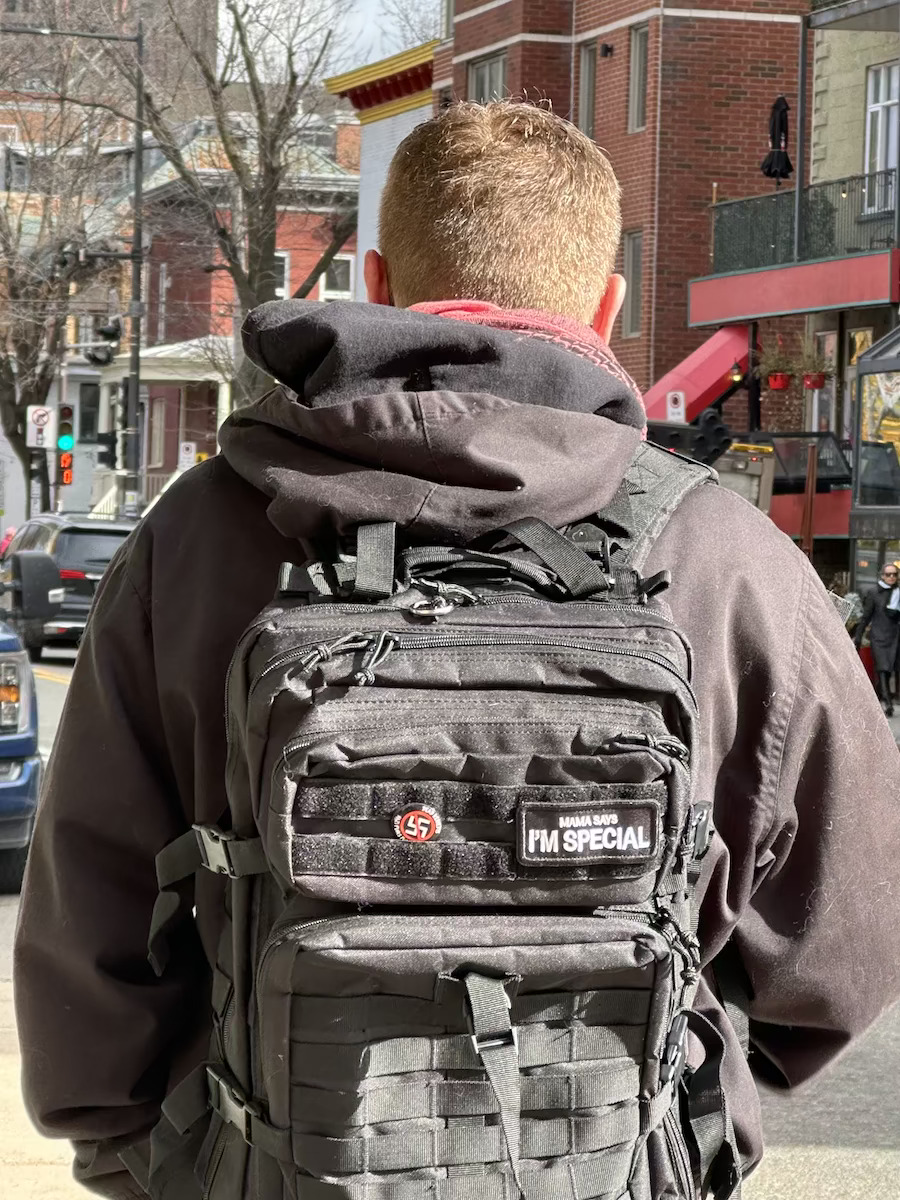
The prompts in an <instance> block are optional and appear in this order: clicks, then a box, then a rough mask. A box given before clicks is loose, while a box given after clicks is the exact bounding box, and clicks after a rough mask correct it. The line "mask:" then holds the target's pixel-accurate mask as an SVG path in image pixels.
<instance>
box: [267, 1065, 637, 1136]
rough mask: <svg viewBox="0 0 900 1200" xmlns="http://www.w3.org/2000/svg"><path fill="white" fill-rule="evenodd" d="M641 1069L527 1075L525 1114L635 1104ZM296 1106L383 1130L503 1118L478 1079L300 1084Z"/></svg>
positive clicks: (318, 1118)
mask: <svg viewBox="0 0 900 1200" xmlns="http://www.w3.org/2000/svg"><path fill="white" fill-rule="evenodd" d="M638 1083H639V1080H638V1070H637V1066H636V1064H634V1063H627V1064H625V1065H624V1066H623V1067H620V1068H619V1069H618V1070H616V1069H614V1068H610V1069H609V1070H607V1071H605V1072H604V1073H603V1074H599V1073H597V1074H590V1073H586V1072H570V1073H566V1074H558V1075H544V1076H525V1077H523V1079H522V1111H523V1112H526V1113H527V1112H531V1111H536V1110H539V1109H563V1110H566V1111H571V1112H577V1111H579V1110H581V1109H588V1108H605V1107H606V1106H607V1105H610V1104H619V1103H622V1102H623V1101H626V1100H634V1099H636V1097H637V1093H638ZM291 1107H292V1109H293V1110H294V1111H295V1112H297V1113H302V1114H303V1115H304V1116H305V1117H308V1119H309V1121H310V1122H315V1123H319V1122H321V1123H335V1122H341V1123H342V1124H345V1125H377V1124H379V1123H381V1122H385V1121H391V1120H397V1114H398V1113H402V1114H403V1117H404V1119H409V1120H413V1119H417V1118H421V1117H474V1116H486V1115H490V1114H493V1113H499V1111H500V1102H499V1100H498V1099H497V1094H496V1092H495V1091H494V1088H493V1087H492V1085H491V1084H490V1083H487V1082H481V1081H479V1080H475V1079H454V1080H452V1081H449V1082H448V1081H440V1082H438V1081H424V1082H416V1083H409V1082H401V1083H394V1082H391V1083H388V1084H387V1086H380V1087H369V1088H367V1089H366V1090H365V1091H361V1092H355V1091H354V1092H333V1091H325V1090H324V1089H322V1088H309V1087H303V1086H302V1085H296V1086H294V1087H293V1088H292V1097H291Z"/></svg>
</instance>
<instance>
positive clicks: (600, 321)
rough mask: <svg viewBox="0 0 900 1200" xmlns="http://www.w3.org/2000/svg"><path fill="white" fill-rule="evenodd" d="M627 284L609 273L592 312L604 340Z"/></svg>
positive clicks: (605, 340)
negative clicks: (601, 294) (607, 280)
mask: <svg viewBox="0 0 900 1200" xmlns="http://www.w3.org/2000/svg"><path fill="white" fill-rule="evenodd" d="M367 265H368V264H367ZM366 279H368V275H366ZM627 286H628V285H627V284H626V283H625V280H624V279H623V278H622V276H621V275H610V277H609V283H608V284H607V285H606V291H605V292H604V294H603V299H602V300H601V301H600V307H599V308H598V309H597V311H596V312H595V313H594V320H593V322H592V327H593V330H594V333H597V334H599V335H600V337H602V338H603V340H604V342H609V339H610V338H611V337H612V331H613V325H615V323H616V317H617V316H618V315H619V313H620V312H621V311H622V305H623V304H624V303H625V292H626V289H627Z"/></svg>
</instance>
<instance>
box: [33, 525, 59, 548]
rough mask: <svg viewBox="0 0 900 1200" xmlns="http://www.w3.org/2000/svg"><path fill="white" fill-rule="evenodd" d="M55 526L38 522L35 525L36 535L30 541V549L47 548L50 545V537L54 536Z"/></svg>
mask: <svg viewBox="0 0 900 1200" xmlns="http://www.w3.org/2000/svg"><path fill="white" fill-rule="evenodd" d="M53 532H54V529H53V526H50V525H42V524H41V523H40V522H38V523H37V524H36V525H35V530H34V537H33V538H32V540H31V541H30V542H29V543H28V549H29V550H47V549H48V548H49V546H50V539H51V538H52V537H53Z"/></svg>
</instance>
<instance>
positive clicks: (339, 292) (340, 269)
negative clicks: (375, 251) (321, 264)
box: [319, 254, 356, 301]
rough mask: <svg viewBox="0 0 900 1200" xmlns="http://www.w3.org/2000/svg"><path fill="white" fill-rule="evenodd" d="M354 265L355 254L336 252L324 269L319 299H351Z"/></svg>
mask: <svg viewBox="0 0 900 1200" xmlns="http://www.w3.org/2000/svg"><path fill="white" fill-rule="evenodd" d="M355 266H356V255H355V254H336V255H335V256H334V258H333V259H332V260H331V262H330V263H329V264H328V268H327V270H326V271H325V278H324V279H323V280H322V285H321V287H320V288H319V299H320V300H325V301H331V300H352V299H353V276H354V268H355Z"/></svg>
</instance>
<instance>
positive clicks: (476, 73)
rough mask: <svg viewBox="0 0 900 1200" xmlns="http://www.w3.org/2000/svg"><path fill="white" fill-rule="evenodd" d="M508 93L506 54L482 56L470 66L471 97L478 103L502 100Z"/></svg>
mask: <svg viewBox="0 0 900 1200" xmlns="http://www.w3.org/2000/svg"><path fill="white" fill-rule="evenodd" d="M505 94H506V55H505V54H494V55H492V56H491V57H490V58H481V59H479V60H478V62H473V63H472V65H471V66H470V67H469V99H470V100H474V101H475V103H476V104H487V103H488V102H489V101H491V100H500V99H502V98H503V96H504V95H505Z"/></svg>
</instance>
